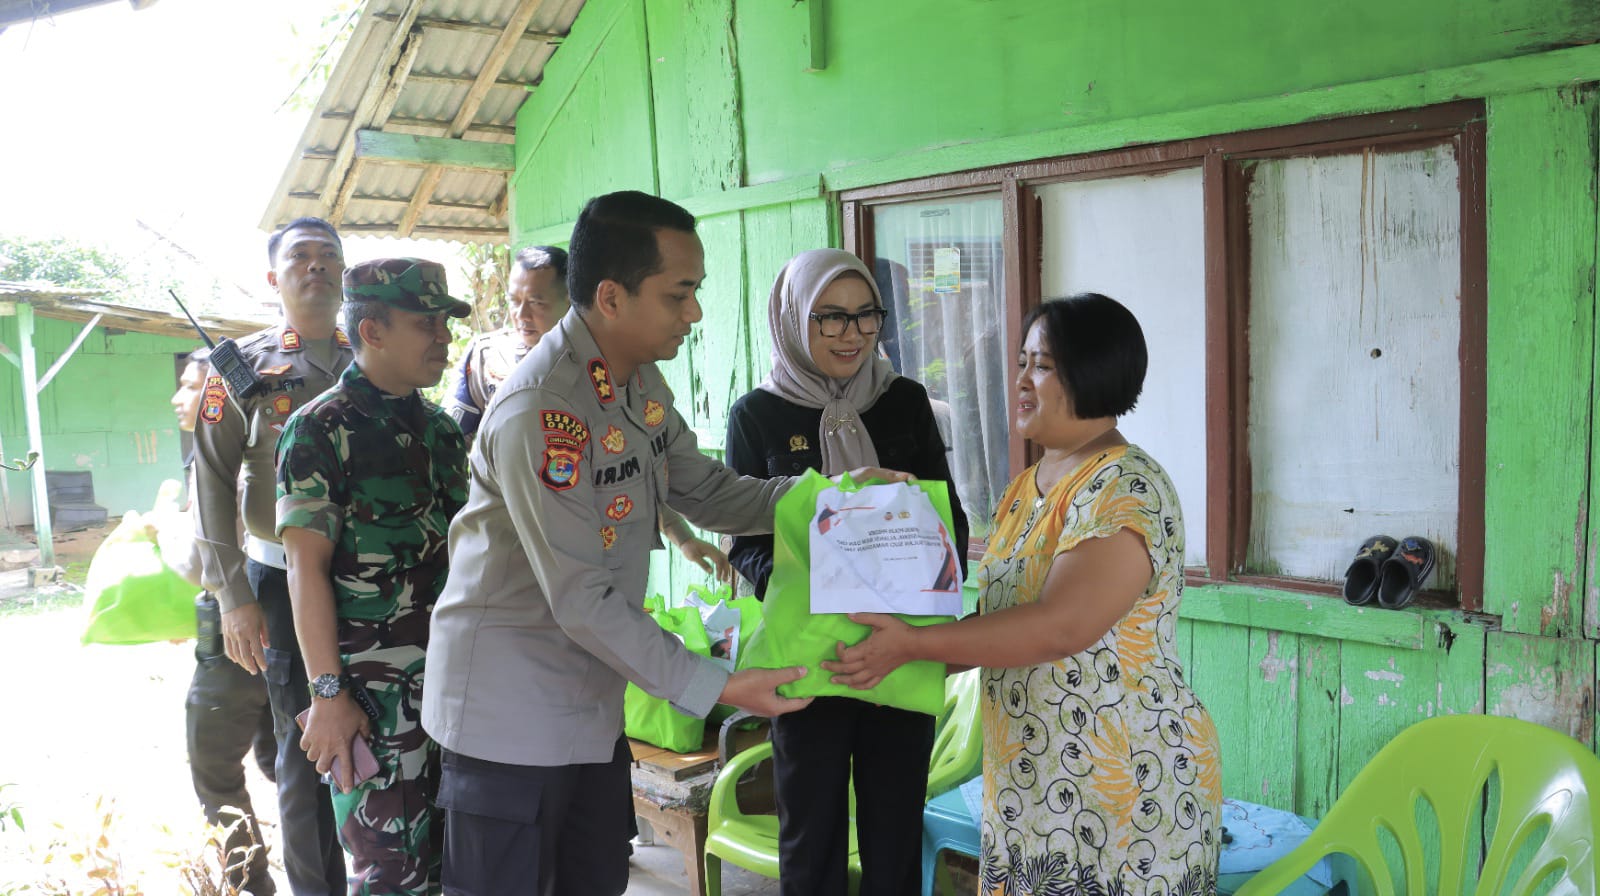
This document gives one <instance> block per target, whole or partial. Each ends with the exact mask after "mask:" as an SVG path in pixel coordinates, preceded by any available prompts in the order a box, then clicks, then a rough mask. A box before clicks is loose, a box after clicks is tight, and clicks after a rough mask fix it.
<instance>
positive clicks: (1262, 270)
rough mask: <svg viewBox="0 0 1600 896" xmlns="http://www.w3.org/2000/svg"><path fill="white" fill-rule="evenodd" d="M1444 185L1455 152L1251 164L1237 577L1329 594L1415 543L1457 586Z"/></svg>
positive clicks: (1454, 248) (1452, 208) (1454, 205)
mask: <svg viewBox="0 0 1600 896" xmlns="http://www.w3.org/2000/svg"><path fill="white" fill-rule="evenodd" d="M1457 178H1458V170H1457V164H1456V156H1455V148H1454V145H1453V144H1443V145H1439V146H1433V147H1428V148H1425V149H1416V150H1408V151H1397V152H1384V153H1379V152H1376V151H1372V150H1368V151H1365V152H1357V153H1351V154H1347V155H1336V156H1324V157H1318V158H1299V159H1282V160H1271V161H1262V162H1259V163H1256V164H1255V165H1254V168H1253V176H1252V180H1251V183H1250V188H1249V194H1248V201H1249V213H1250V337H1249V343H1250V437H1249V443H1250V468H1251V491H1252V495H1251V502H1252V509H1251V522H1250V541H1249V544H1248V546H1247V549H1246V569H1247V570H1248V571H1250V572H1254V573H1260V574H1267V575H1286V576H1296V577H1304V578H1311V579H1328V580H1338V579H1340V578H1342V577H1343V576H1344V570H1345V568H1346V567H1347V566H1348V565H1349V563H1350V560H1351V558H1352V557H1354V556H1355V552H1356V548H1357V547H1359V546H1360V544H1361V542H1362V541H1363V540H1364V539H1365V538H1367V537H1368V536H1371V535H1377V534H1385V535H1391V536H1394V537H1395V538H1404V537H1405V536H1407V535H1422V536H1425V537H1427V538H1429V539H1431V540H1432V541H1433V542H1434V543H1435V544H1436V545H1438V546H1439V548H1440V550H1439V557H1438V566H1437V568H1436V571H1435V573H1434V576H1435V577H1434V579H1433V580H1432V582H1430V584H1429V587H1441V588H1447V589H1453V588H1454V587H1455V564H1454V545H1455V540H1456V513H1457V493H1458V491H1459V474H1460V471H1459V459H1460V444H1459V442H1460V396H1461V362H1460V357H1459V352H1460V343H1461V313H1460V293H1461V257H1460V256H1461V205H1460V193H1459V185H1458V179H1457Z"/></svg>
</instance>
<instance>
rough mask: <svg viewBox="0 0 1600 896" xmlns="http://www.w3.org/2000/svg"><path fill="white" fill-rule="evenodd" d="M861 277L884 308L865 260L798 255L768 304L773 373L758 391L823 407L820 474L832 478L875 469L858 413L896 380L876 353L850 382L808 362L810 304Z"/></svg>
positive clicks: (836, 252)
mask: <svg viewBox="0 0 1600 896" xmlns="http://www.w3.org/2000/svg"><path fill="white" fill-rule="evenodd" d="M847 273H855V274H859V275H861V278H862V279H863V280H866V281H867V285H868V286H869V287H871V288H872V297H873V299H874V300H875V301H876V302H877V303H878V305H879V306H883V296H882V295H881V294H879V292H878V284H877V283H875V282H873V279H872V274H871V272H869V271H868V270H867V266H866V265H864V264H862V263H861V259H859V258H857V257H855V256H854V255H852V254H850V253H849V252H845V251H842V250H840V249H813V250H811V251H809V252H801V253H800V254H799V255H796V256H795V257H794V258H791V259H789V263H788V264H786V265H784V266H783V270H782V271H779V272H778V279H777V281H776V282H775V283H773V284H772V297H771V298H770V299H769V300H768V305H769V307H768V312H767V323H768V325H769V326H770V327H771V329H772V372H771V373H770V374H768V375H767V378H766V379H765V380H763V381H762V383H761V385H760V387H759V388H761V389H763V390H765V391H767V392H771V393H772V394H773V395H776V396H778V397H779V398H782V399H784V400H785V401H789V402H792V403H794V404H797V405H800V406H801V407H807V408H821V409H822V426H821V428H820V430H819V432H818V440H819V441H820V442H821V443H822V473H823V475H826V476H835V475H838V474H839V473H843V472H846V471H849V470H853V469H855V468H857V467H866V466H877V464H878V451H877V449H875V448H873V447H872V436H871V435H869V434H868V433H867V427H866V425H865V424H863V423H862V422H861V412H862V411H865V410H867V409H868V408H870V407H872V406H873V405H874V404H875V403H877V401H878V399H879V398H882V397H883V393H884V392H887V391H888V389H889V384H890V383H892V382H894V380H895V378H896V377H898V376H899V374H897V373H895V372H894V368H893V367H892V366H890V364H889V362H888V361H887V360H886V359H884V358H882V357H879V356H878V354H877V353H876V352H874V353H873V354H872V355H871V356H869V357H868V358H867V360H866V361H864V362H863V363H862V364H861V367H860V369H858V370H857V371H856V373H855V376H852V377H851V378H850V379H848V380H837V379H834V378H833V377H830V376H827V375H825V374H824V373H823V372H822V371H821V370H820V369H818V367H817V365H816V362H814V361H812V360H811V320H810V317H809V316H808V315H810V313H811V306H812V305H813V304H815V303H816V301H817V296H819V295H821V294H822V291H823V290H824V289H827V288H828V284H830V283H832V282H833V281H834V280H835V279H837V278H838V277H839V276H840V275H842V274H847Z"/></svg>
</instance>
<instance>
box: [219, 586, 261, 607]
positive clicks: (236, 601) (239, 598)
mask: <svg viewBox="0 0 1600 896" xmlns="http://www.w3.org/2000/svg"><path fill="white" fill-rule="evenodd" d="M241 590H242V591H243V592H244V593H242V594H241V593H240V591H241ZM215 596H216V598H217V608H218V609H219V610H220V611H221V612H223V613H226V612H228V611H229V610H237V609H239V608H240V607H242V606H244V605H245V604H253V603H255V602H256V596H255V594H254V593H252V592H251V591H250V588H249V586H248V585H247V586H245V587H244V588H243V589H240V588H236V587H232V586H224V587H222V588H220V589H218V590H217V591H216V592H215Z"/></svg>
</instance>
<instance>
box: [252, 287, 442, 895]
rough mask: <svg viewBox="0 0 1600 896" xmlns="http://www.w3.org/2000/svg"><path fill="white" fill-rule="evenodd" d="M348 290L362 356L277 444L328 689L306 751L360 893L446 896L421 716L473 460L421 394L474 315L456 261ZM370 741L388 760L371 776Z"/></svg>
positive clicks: (312, 720)
mask: <svg viewBox="0 0 1600 896" xmlns="http://www.w3.org/2000/svg"><path fill="white" fill-rule="evenodd" d="M344 291H345V305H344V315H345V325H346V330H347V332H348V333H349V335H350V341H351V342H352V343H353V344H354V346H355V349H356V359H355V362H354V363H352V364H351V365H350V367H349V368H348V369H346V370H345V372H344V375H343V376H341V377H340V379H339V383H338V385H336V386H335V387H334V388H332V389H330V390H328V391H327V392H324V393H323V394H322V395H320V396H318V397H317V398H315V399H313V400H312V401H311V402H310V403H308V404H307V405H306V406H305V407H304V408H302V409H301V410H300V411H299V412H298V413H296V414H295V415H294V416H293V417H292V418H290V420H289V423H288V426H287V427H285V429H284V432H283V436H282V438H281V439H280V440H279V441H278V496H279V497H278V531H279V533H280V534H281V535H282V537H283V542H284V547H285V549H286V550H287V552H288V556H289V568H290V573H289V591H290V595H291V597H292V599H293V601H294V613H295V628H296V631H297V633H298V635H299V640H300V646H301V650H302V651H303V652H304V654H305V659H306V670H307V675H308V676H309V677H310V678H311V682H312V694H313V699H312V701H311V710H310V714H309V717H308V718H307V719H306V721H305V736H304V737H303V739H302V740H301V743H302V745H303V746H304V747H305V749H306V755H307V756H309V757H310V758H311V759H312V760H313V761H314V762H316V765H317V770H318V771H322V772H329V771H330V770H331V771H332V773H333V780H332V783H333V785H334V796H333V801H334V812H335V815H336V816H337V818H338V823H339V836H340V840H341V841H342V842H343V843H344V847H345V849H346V850H347V851H348V852H349V853H350V855H351V858H352V860H353V861H352V871H353V872H354V876H353V878H352V880H351V886H350V892H351V893H352V894H367V893H405V894H413V893H415V894H421V893H437V892H439V858H440V849H439V844H440V837H441V835H442V829H443V824H442V821H441V820H440V819H439V818H438V817H437V816H436V814H435V809H434V806H433V803H434V797H435V795H436V793H437V790H438V782H439V757H438V747H437V745H435V744H434V742H433V741H432V740H431V739H430V738H429V737H428V736H427V734H426V733H425V732H424V731H423V730H422V727H421V725H419V724H418V716H419V713H420V712H421V707H422V686H423V659H424V657H425V655H426V651H427V644H428V628H429V619H430V614H431V612H432V610H433V605H434V601H435V600H436V599H437V598H438V596H439V592H440V590H441V589H442V588H443V587H444V581H445V574H446V571H447V569H448V556H447V554H446V535H447V533H448V530H449V525H450V518H451V517H452V516H454V515H455V513H456V511H457V510H459V509H460V508H461V505H462V504H463V503H465V501H466V497H467V459H466V446H465V441H464V439H463V438H462V435H461V430H460V429H459V428H458V427H457V426H456V424H455V422H454V421H452V420H451V419H450V418H449V416H447V415H446V414H445V412H444V411H442V410H441V409H439V408H438V407H436V406H434V405H432V404H430V403H428V402H427V401H424V400H423V398H422V396H421V395H420V394H419V393H418V391H417V390H418V389H419V388H422V387H425V386H431V385H433V384H435V383H437V382H438V381H439V378H440V377H441V376H442V375H443V373H444V370H445V367H446V366H447V355H446V351H447V349H448V346H449V342H450V331H449V327H448V326H447V322H446V318H447V317H463V316H465V315H466V314H467V313H468V311H469V306H468V305H467V303H465V302H462V301H460V300H458V299H454V298H451V297H450V296H449V295H448V293H447V291H446V289H445V274H444V268H442V267H441V266H440V265H438V264H435V263H434V262H431V261H422V260H418V259H413V258H390V259H380V260H377V261H369V262H365V263H362V264H359V265H356V266H354V267H352V268H349V269H348V270H347V271H346V272H345V276H344ZM367 697H370V699H369V700H368V699H364V698H367ZM363 704H365V705H363ZM356 736H363V737H367V738H368V741H369V743H370V744H371V747H372V752H373V753H374V754H375V755H376V757H377V760H378V766H379V770H378V773H377V774H376V775H374V776H373V777H372V778H370V779H368V780H366V781H364V782H361V783H354V782H353V781H352V777H351V769H352V759H353V756H352V743H353V738H354V737H356Z"/></svg>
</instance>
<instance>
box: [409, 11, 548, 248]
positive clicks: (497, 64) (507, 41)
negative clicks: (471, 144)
mask: <svg viewBox="0 0 1600 896" xmlns="http://www.w3.org/2000/svg"><path fill="white" fill-rule="evenodd" d="M541 3H542V0H519V2H518V3H517V8H516V9H514V10H512V12H511V17H510V18H509V19H508V20H507V21H506V26H505V29H504V30H502V31H501V32H500V37H499V39H498V40H496V41H495V42H494V48H493V49H491V50H490V51H489V55H488V56H486V57H485V58H484V61H483V67H482V68H480V69H478V78H477V80H476V81H474V82H473V84H472V86H471V87H470V88H468V89H467V95H466V97H465V98H464V99H463V100H462V101H461V108H459V109H457V110H456V116H455V119H454V120H453V121H451V122H450V130H449V131H448V132H447V133H446V134H445V136H447V137H450V138H459V137H461V135H462V134H465V133H466V132H467V128H468V127H470V126H471V125H472V119H473V118H474V117H476V116H477V114H478V107H480V106H482V105H483V100H484V98H485V97H487V96H488V95H489V88H491V87H493V86H494V82H495V81H497V80H499V78H500V71H501V70H502V69H504V68H505V65H506V60H507V59H509V58H511V53H512V52H513V51H514V50H516V48H517V45H518V44H519V43H521V41H522V35H523V34H524V33H526V32H527V30H528V23H529V22H532V21H533V14H534V13H535V12H538V10H539V6H540V5H541ZM508 170H509V169H508ZM443 175H444V170H443V169H442V168H439V167H437V166H431V167H429V168H428V170H427V171H424V172H423V173H422V180H421V182H420V183H418V184H417V192H416V194H415V195H413V196H412V197H411V205H410V206H409V207H408V208H407V209H406V211H405V214H404V215H403V216H401V218H400V228H399V231H398V235H400V236H410V235H411V231H412V230H414V229H415V228H416V226H417V221H418V220H419V219H420V218H421V217H422V211H423V209H425V208H427V207H428V202H429V201H430V200H432V199H433V191H434V189H435V188H436V187H438V186H439V178H440V177H442V176H443Z"/></svg>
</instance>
